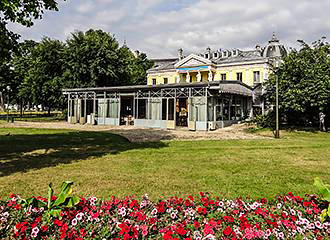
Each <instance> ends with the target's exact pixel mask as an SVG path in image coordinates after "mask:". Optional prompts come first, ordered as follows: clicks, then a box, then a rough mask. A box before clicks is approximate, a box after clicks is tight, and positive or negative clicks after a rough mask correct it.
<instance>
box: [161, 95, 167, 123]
mask: <svg viewBox="0 0 330 240" xmlns="http://www.w3.org/2000/svg"><path fill="white" fill-rule="evenodd" d="M166 114H167V99H162V120H166Z"/></svg>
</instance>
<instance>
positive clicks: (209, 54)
mask: <svg viewBox="0 0 330 240" xmlns="http://www.w3.org/2000/svg"><path fill="white" fill-rule="evenodd" d="M206 52H207V54H208V59H211V57H212V56H211V48H210V47H207V48H206Z"/></svg>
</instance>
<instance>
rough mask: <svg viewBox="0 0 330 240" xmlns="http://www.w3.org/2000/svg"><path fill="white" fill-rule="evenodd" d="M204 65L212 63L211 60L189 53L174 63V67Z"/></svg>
mask: <svg viewBox="0 0 330 240" xmlns="http://www.w3.org/2000/svg"><path fill="white" fill-rule="evenodd" d="M205 65H212V62H211V61H210V60H208V59H206V58H203V57H201V56H198V55H195V54H190V55H189V56H188V57H186V58H184V59H182V60H181V61H179V62H178V63H177V64H175V67H176V68H182V67H195V66H205Z"/></svg>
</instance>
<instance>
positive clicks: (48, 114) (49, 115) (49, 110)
mask: <svg viewBox="0 0 330 240" xmlns="http://www.w3.org/2000/svg"><path fill="white" fill-rule="evenodd" d="M50 109H51V107H48V116H50Z"/></svg>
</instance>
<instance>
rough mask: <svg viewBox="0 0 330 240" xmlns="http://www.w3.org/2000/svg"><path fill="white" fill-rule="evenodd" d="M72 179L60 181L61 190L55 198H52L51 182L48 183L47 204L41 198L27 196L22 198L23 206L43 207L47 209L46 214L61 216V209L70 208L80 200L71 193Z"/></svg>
mask: <svg viewBox="0 0 330 240" xmlns="http://www.w3.org/2000/svg"><path fill="white" fill-rule="evenodd" d="M72 185H73V182H72V181H66V182H63V183H62V186H61V192H60V194H59V195H58V197H57V198H56V200H53V194H54V190H53V188H52V184H51V183H50V184H49V185H48V202H47V204H46V203H45V202H43V201H41V200H37V199H36V198H34V197H32V198H28V199H26V200H25V199H22V204H23V206H24V207H28V206H33V207H38V208H41V207H44V208H46V209H47V211H46V212H47V213H48V216H54V217H57V218H61V211H62V210H63V209H65V208H70V207H73V206H75V205H77V204H78V203H79V202H80V198H79V197H77V196H71V195H72Z"/></svg>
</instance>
